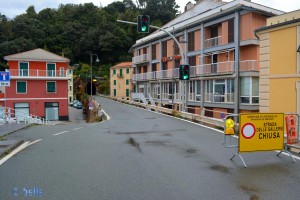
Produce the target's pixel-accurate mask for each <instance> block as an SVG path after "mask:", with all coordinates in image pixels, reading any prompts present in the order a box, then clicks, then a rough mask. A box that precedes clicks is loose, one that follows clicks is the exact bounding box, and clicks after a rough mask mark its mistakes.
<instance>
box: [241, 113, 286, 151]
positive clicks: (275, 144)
mask: <svg viewBox="0 0 300 200" xmlns="http://www.w3.org/2000/svg"><path fill="white" fill-rule="evenodd" d="M283 149H284V114H283V113H255V114H240V135H239V152H254V151H273V150H283Z"/></svg>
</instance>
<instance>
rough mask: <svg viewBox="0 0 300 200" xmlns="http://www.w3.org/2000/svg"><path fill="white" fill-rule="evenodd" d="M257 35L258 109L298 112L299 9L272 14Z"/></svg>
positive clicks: (299, 83) (299, 62)
mask: <svg viewBox="0 0 300 200" xmlns="http://www.w3.org/2000/svg"><path fill="white" fill-rule="evenodd" d="M256 34H257V35H258V37H259V38H260V65H261V70H260V85H259V91H260V108H259V110H260V112H282V113H300V10H297V11H294V12H290V13H287V14H283V15H280V16H276V17H272V18H269V19H268V20H267V25H266V26H265V27H262V28H260V29H258V30H256Z"/></svg>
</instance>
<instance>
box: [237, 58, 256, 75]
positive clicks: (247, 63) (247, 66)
mask: <svg viewBox="0 0 300 200" xmlns="http://www.w3.org/2000/svg"><path fill="white" fill-rule="evenodd" d="M240 71H241V72H249V71H255V72H258V71H259V62H258V61H257V60H243V61H240Z"/></svg>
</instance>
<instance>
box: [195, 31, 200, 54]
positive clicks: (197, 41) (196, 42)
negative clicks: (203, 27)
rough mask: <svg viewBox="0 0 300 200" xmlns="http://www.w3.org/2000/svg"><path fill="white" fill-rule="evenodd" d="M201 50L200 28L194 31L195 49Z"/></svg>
mask: <svg viewBox="0 0 300 200" xmlns="http://www.w3.org/2000/svg"><path fill="white" fill-rule="evenodd" d="M199 50H201V39H200V30H197V31H195V51H199Z"/></svg>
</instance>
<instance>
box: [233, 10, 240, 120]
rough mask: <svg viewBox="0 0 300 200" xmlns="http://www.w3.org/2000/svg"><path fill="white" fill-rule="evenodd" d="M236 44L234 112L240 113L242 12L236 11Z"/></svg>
mask: <svg viewBox="0 0 300 200" xmlns="http://www.w3.org/2000/svg"><path fill="white" fill-rule="evenodd" d="M234 44H235V46H234V47H235V50H234V51H235V74H236V77H235V79H234V87H235V92H234V114H239V107H240V85H239V82H240V77H239V76H240V73H239V71H240V12H239V11H236V12H235V20H234Z"/></svg>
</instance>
